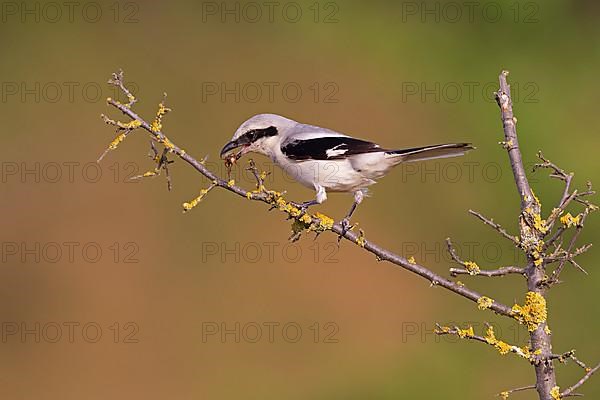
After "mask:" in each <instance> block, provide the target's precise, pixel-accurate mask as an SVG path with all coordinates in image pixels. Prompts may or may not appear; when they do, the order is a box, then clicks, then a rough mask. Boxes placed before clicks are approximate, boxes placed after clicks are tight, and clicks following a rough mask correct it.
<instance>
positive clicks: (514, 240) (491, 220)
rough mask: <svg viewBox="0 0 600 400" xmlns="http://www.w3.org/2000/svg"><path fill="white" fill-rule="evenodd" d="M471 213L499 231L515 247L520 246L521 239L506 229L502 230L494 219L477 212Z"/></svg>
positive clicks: (471, 211)
mask: <svg viewBox="0 0 600 400" xmlns="http://www.w3.org/2000/svg"><path fill="white" fill-rule="evenodd" d="M469 213H470V214H471V215H474V216H476V217H477V218H479V219H480V220H481V221H482V222H483V223H484V224H486V225H489V226H491V227H492V228H494V229H495V230H496V231H498V233H500V234H501V235H502V236H504V237H505V238H507V239H508V240H510V241H511V242H513V243H514V244H515V245H517V246H518V245H519V238H518V237H516V236H513V235H511V234H510V233H508V232H507V231H506V230H505V229H504V228H502V226H500V224H497V223H495V222H494V220H493V219H488V218H486V217H484V216H483V215H481V214H480V213H478V212H477V211H473V210H469Z"/></svg>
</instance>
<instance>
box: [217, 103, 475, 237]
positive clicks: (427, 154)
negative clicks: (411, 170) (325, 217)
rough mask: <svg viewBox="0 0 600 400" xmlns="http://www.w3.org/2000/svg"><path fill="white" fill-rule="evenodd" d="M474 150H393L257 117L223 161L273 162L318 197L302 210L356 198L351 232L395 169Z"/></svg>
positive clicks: (464, 146) (455, 146) (462, 146)
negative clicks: (373, 189) (359, 211)
mask: <svg viewBox="0 0 600 400" xmlns="http://www.w3.org/2000/svg"><path fill="white" fill-rule="evenodd" d="M238 149H239V150H238ZM472 149H474V147H473V146H471V144H470V143H446V144H436V145H433V146H423V147H414V148H410V149H399V150H389V149H384V148H382V147H380V146H379V145H378V144H375V143H373V142H370V141H367V140H362V139H357V138H353V137H351V136H348V135H344V134H342V133H339V132H336V131H332V130H330V129H326V128H321V127H319V126H314V125H307V124H303V123H300V122H296V121H294V120H291V119H289V118H285V117H282V116H280V115H275V114H258V115H255V116H253V117H252V118H250V119H248V120H247V121H245V122H244V123H243V124H242V125H241V126H240V127H239V128H238V129H237V131H236V132H235V134H234V135H233V137H232V138H231V141H230V142H229V143H227V144H226V145H225V146H224V147H223V149H222V150H221V158H223V159H226V158H231V157H235V159H238V158H240V157H241V156H242V155H244V154H246V153H250V152H255V153H260V154H264V155H265V156H267V157H269V158H270V159H271V160H272V161H273V162H274V163H275V164H277V165H278V166H279V167H281V168H283V169H284V171H286V173H287V174H289V175H290V176H291V177H293V178H294V179H295V180H296V181H298V182H299V183H301V184H303V185H304V186H307V187H309V188H313V189H314V190H315V191H316V197H315V199H314V200H311V201H307V202H304V203H299V204H296V203H294V205H296V206H298V207H299V208H301V209H303V210H306V209H307V208H308V207H309V206H312V205H315V204H320V203H322V202H324V201H325V200H326V199H327V191H328V190H329V191H332V192H351V193H354V203H353V204H352V207H351V208H350V211H349V212H348V214H347V215H346V217H345V218H344V219H343V220H342V226H343V227H344V230H346V229H347V227H348V226H349V221H350V217H351V216H352V214H353V213H354V211H355V209H356V207H357V206H358V205H359V204H360V203H361V202H362V200H363V198H364V196H365V194H366V191H367V187H368V186H370V185H372V184H374V183H375V182H376V181H377V179H379V178H381V177H383V176H384V175H385V174H387V173H388V172H389V171H390V170H391V169H392V168H393V167H394V166H396V165H398V164H401V163H405V162H413V161H423V160H431V159H436V158H446V157H456V156H462V155H463V154H465V153H466V152H467V151H469V150H472ZM236 150H238V151H237V152H234V151H236Z"/></svg>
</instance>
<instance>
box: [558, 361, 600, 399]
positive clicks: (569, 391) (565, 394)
mask: <svg viewBox="0 0 600 400" xmlns="http://www.w3.org/2000/svg"><path fill="white" fill-rule="evenodd" d="M599 369H600V364H598V365H596V366H595V367H594V368H592V369H590V370H589V371H588V372H587V374H585V375H584V376H583V378H581V379H580V380H579V381H577V383H576V384H574V385H573V386H571V387H569V388H567V389H566V390H565V391H564V392H562V393H561V394H560V397H568V396H573V395H574V394H573V392H574V391H575V390H577V389H578V388H579V387H581V385H583V384H584V383H585V381H587V380H588V379H590V377H591V376H592V375H594V374H595V373H596V371H598V370H599Z"/></svg>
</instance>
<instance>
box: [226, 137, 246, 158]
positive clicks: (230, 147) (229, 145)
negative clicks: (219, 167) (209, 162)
mask: <svg viewBox="0 0 600 400" xmlns="http://www.w3.org/2000/svg"><path fill="white" fill-rule="evenodd" d="M240 146H242V144H240V143H239V140H232V141H231V142H229V143H227V144H226V145H225V146H223V148H222V149H221V158H225V155H227V153H229V152H230V151H232V150H235V149H237V148H238V147H240Z"/></svg>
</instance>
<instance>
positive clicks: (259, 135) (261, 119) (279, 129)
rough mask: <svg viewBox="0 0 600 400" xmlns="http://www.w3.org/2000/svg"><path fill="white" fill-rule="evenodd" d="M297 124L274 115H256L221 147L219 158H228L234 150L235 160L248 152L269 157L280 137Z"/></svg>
mask: <svg viewBox="0 0 600 400" xmlns="http://www.w3.org/2000/svg"><path fill="white" fill-rule="evenodd" d="M296 124H297V123H296V122H295V121H293V120H291V119H288V118H285V117H282V116H280V115H275V114H258V115H255V116H253V117H252V118H250V119H248V120H247V121H245V122H244V123H243V124H242V125H240V127H239V128H238V129H237V131H235V134H234V135H233V137H232V138H231V141H229V143H227V144H226V145H225V146H223V149H222V150H221V158H223V159H225V158H230V157H231V156H232V153H233V152H234V151H235V150H239V151H237V152H236V153H235V158H236V159H237V158H240V157H241V156H242V155H244V154H246V153H250V152H255V153H261V154H264V155H267V156H268V155H270V154H271V152H272V151H273V149H274V148H275V146H277V145H278V143H280V141H281V137H282V136H281V135H283V134H285V132H287V130H288V129H290V128H291V127H293V126H294V125H296Z"/></svg>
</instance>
